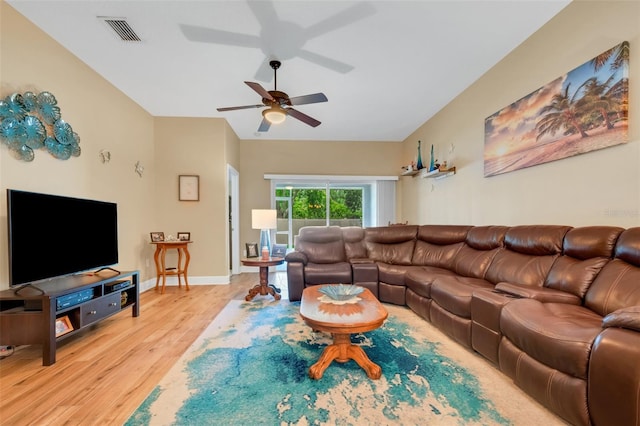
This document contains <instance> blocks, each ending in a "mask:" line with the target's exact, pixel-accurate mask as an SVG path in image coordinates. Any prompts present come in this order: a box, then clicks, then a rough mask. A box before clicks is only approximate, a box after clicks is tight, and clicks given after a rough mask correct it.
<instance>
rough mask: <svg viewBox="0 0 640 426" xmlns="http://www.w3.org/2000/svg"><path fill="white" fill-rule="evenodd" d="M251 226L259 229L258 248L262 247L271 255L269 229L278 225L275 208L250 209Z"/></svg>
mask: <svg viewBox="0 0 640 426" xmlns="http://www.w3.org/2000/svg"><path fill="white" fill-rule="evenodd" d="M251 227H252V228H253V229H259V230H260V249H261V250H262V249H263V248H264V247H266V248H267V250H268V251H269V256H270V255H271V235H270V232H271V231H270V230H271V229H276V228H277V227H278V217H277V212H276V211H275V210H266V209H265V210H262V209H254V210H251Z"/></svg>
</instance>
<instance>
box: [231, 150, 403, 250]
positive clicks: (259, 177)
mask: <svg viewBox="0 0 640 426" xmlns="http://www.w3.org/2000/svg"><path fill="white" fill-rule="evenodd" d="M401 148H402V146H401V144H400V143H399V142H339V141H332V142H322V141H266V140H243V141H241V142H240V158H241V159H242V160H241V168H240V229H241V233H240V244H241V245H242V248H244V243H245V242H250V241H258V240H259V239H260V231H258V230H254V229H251V210H252V209H268V208H270V200H271V198H270V188H271V186H270V185H271V182H270V181H269V180H265V179H264V175H265V174H284V175H349V176H396V175H398V172H399V171H401V170H400V163H401V158H402V149H401Z"/></svg>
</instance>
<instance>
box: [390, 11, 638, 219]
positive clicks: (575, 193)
mask: <svg viewBox="0 0 640 426" xmlns="http://www.w3.org/2000/svg"><path fill="white" fill-rule="evenodd" d="M625 40H627V41H629V43H630V46H631V54H630V76H629V77H630V78H629V81H630V97H629V99H630V107H629V111H630V123H629V129H630V130H629V135H630V142H628V143H627V144H624V145H618V146H615V147H611V148H606V149H603V150H599V151H592V152H590V153H586V154H583V155H579V156H575V157H571V158H567V159H564V160H559V161H555V162H551V163H547V164H543V165H538V166H535V167H530V168H527V169H522V170H518V171H515V172H511V173H506V174H501V175H498V176H494V177H489V178H484V177H483V173H484V169H483V149H484V119H485V118H486V117H488V116H489V115H491V114H493V113H494V112H496V111H498V110H500V109H502V108H503V107H505V106H507V105H509V104H511V103H512V102H514V101H516V100H518V99H520V98H522V97H523V96H526V95H527V94H529V93H531V92H533V91H534V90H536V89H538V88H540V87H541V86H543V85H545V84H547V83H549V82H551V81H552V80H554V79H555V78H557V77H560V76H561V75H563V74H565V73H566V72H568V71H570V70H572V69H573V68H575V67H577V66H580V65H582V64H583V63H585V62H586V61H588V60H590V59H591V58H593V57H594V56H596V55H598V54H599V53H602V52H604V51H605V50H608V49H609V48H611V47H613V46H615V45H617V44H618V43H620V42H622V41H625ZM639 65H640V2H637V1H634V2H631V1H627V2H622V1H607V2H596V1H581V0H579V1H573V2H572V3H571V4H570V5H569V6H567V8H566V9H564V10H563V11H562V12H560V14H559V15H557V16H556V17H555V18H554V19H553V20H551V21H550V22H549V23H547V24H546V25H545V26H544V27H543V28H541V29H540V30H539V31H538V32H537V33H536V34H534V35H533V36H531V37H530V38H529V39H528V40H527V41H526V42H525V43H523V44H522V45H521V46H519V47H518V48H517V49H515V50H514V51H513V52H511V53H510V54H509V55H508V56H507V57H506V58H504V60H502V61H501V62H500V63H498V64H497V65H496V66H494V67H493V69H491V70H490V71H489V72H487V73H486V74H485V75H484V76H483V77H482V78H480V79H479V80H478V81H477V82H476V83H475V84H474V85H473V86H471V87H470V88H469V89H467V90H465V91H464V92H463V93H462V94H461V95H460V96H458V97H457V98H456V99H454V100H453V101H452V102H451V103H450V104H449V105H447V107H446V108H444V109H443V110H441V111H440V112H439V113H438V114H437V115H436V116H435V117H434V118H433V119H431V120H429V121H428V122H426V123H425V124H424V125H422V126H421V127H420V128H418V129H417V130H416V131H415V132H414V133H413V134H412V135H411V136H409V137H408V138H407V139H406V140H405V141H404V152H405V158H408V159H410V158H412V156H413V155H414V152H415V148H416V145H417V141H418V140H422V142H423V156H424V155H425V154H427V155H426V161H428V158H429V156H428V149H429V148H428V147H429V146H430V144H434V145H435V146H436V148H437V151H439V153H438V154H437V156H440V157H443V156H445V155H447V153H448V148H449V147H450V146H451V145H452V144H453V146H454V147H455V148H454V152H453V155H454V157H455V165H456V166H457V171H458V173H457V174H456V175H455V176H453V177H451V178H447V179H443V180H438V181H432V180H431V179H420V178H410V177H404V178H402V186H403V200H404V202H403V205H402V212H403V217H402V220H408V221H409V222H411V223H420V224H422V223H445V224H450V223H462V224H474V225H482V224H504V225H516V224H532V223H555V224H567V225H573V226H581V225H618V226H623V227H631V226H639V225H640V143H639V139H640V95H639V90H638V87H640V66H639ZM423 158H424V157H423ZM405 162H407V161H405Z"/></svg>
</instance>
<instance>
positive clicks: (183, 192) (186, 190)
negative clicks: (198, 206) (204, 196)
mask: <svg viewBox="0 0 640 426" xmlns="http://www.w3.org/2000/svg"><path fill="white" fill-rule="evenodd" d="M178 200H179V201H200V176H198V175H180V176H178Z"/></svg>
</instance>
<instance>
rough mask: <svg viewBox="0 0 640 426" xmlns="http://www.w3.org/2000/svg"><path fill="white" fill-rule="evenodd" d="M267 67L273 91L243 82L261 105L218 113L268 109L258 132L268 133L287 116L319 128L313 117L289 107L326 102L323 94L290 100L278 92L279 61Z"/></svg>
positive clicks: (252, 83)
mask: <svg viewBox="0 0 640 426" xmlns="http://www.w3.org/2000/svg"><path fill="white" fill-rule="evenodd" d="M269 65H270V66H271V68H273V77H274V87H273V90H269V91H267V90H265V89H264V87H262V85H260V84H259V83H254V82H251V81H245V84H246V85H247V86H249V87H251V88H252V89H253V90H255V91H256V92H257V93H258V94H259V95H260V96H262V104H258V105H244V106H235V107H225V108H218V111H220V112H223V111H233V110H237V109H249V108H264V107H268V108H267V109H265V110H264V111H262V117H263V118H262V122H261V123H260V126H259V127H258V131H259V132H266V131H268V130H269V128H270V127H271V125H272V124H279V123H282V122H283V121H284V120H285V118H286V117H287V115H290V116H291V117H293V118H296V119H298V120H300V121H302V122H303V123H305V124H308V125H309V126H311V127H317V126H319V125H320V122H319V121H318V120H316V119H315V118H313V117H309V116H308V115H307V114H304V113H302V112H300V111H298V110H296V109H293V108H291V106H292V105H306V104H315V103H318V102H327V97H326V96H325V95H324V93H313V94H311V95H304V96H296V97H294V98H290V97H289V95H287V94H286V93H284V92H280V91H278V78H277V74H276V73H277V72H278V68H280V65H282V64H281V63H280V61H270V62H269Z"/></svg>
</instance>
